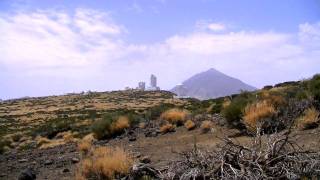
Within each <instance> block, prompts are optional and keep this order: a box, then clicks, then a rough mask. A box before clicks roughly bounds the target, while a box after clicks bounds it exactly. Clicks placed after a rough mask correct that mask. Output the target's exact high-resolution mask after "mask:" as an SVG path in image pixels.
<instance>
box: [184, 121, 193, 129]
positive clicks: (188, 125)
mask: <svg viewBox="0 0 320 180" xmlns="http://www.w3.org/2000/svg"><path fill="white" fill-rule="evenodd" d="M184 126H185V127H186V128H187V129H188V130H192V129H194V128H195V127H196V124H195V123H194V122H193V121H191V120H188V121H187V122H185V123H184Z"/></svg>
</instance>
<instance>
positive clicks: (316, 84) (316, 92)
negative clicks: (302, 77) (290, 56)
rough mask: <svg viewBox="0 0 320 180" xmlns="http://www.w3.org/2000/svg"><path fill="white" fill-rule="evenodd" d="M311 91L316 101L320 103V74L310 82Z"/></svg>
mask: <svg viewBox="0 0 320 180" xmlns="http://www.w3.org/2000/svg"><path fill="white" fill-rule="evenodd" d="M309 90H310V92H311V94H312V96H313V97H314V99H315V100H317V101H320V74H317V75H315V76H313V78H312V79H311V80H310V81H309Z"/></svg>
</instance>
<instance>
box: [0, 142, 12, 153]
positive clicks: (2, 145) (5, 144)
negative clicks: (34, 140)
mask: <svg viewBox="0 0 320 180" xmlns="http://www.w3.org/2000/svg"><path fill="white" fill-rule="evenodd" d="M10 145H11V142H10V141H8V140H4V139H0V154H2V153H4V152H5V151H6V149H7V148H8V147H10Z"/></svg>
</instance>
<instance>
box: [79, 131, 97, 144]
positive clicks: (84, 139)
mask: <svg viewBox="0 0 320 180" xmlns="http://www.w3.org/2000/svg"><path fill="white" fill-rule="evenodd" d="M82 140H83V141H90V142H92V141H95V140H96V139H95V138H94V134H93V133H90V134H87V135H85V136H84V137H83V138H82Z"/></svg>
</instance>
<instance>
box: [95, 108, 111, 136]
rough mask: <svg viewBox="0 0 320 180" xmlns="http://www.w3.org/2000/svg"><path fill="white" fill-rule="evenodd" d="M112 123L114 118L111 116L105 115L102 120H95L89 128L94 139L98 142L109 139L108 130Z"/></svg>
mask: <svg viewBox="0 0 320 180" xmlns="http://www.w3.org/2000/svg"><path fill="white" fill-rule="evenodd" d="M113 121H114V117H113V116H112V115H111V114H106V115H104V116H103V118H102V119H100V120H96V121H95V122H94V123H93V124H92V126H91V130H92V132H93V133H94V135H95V137H96V138H97V139H99V140H100V139H104V138H107V137H109V136H110V135H111V133H110V129H111V124H112V123H113Z"/></svg>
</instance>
